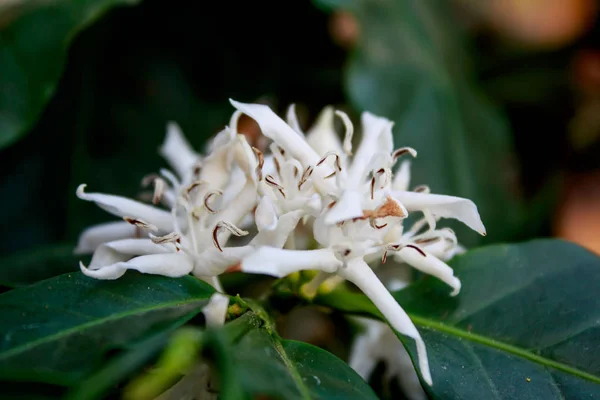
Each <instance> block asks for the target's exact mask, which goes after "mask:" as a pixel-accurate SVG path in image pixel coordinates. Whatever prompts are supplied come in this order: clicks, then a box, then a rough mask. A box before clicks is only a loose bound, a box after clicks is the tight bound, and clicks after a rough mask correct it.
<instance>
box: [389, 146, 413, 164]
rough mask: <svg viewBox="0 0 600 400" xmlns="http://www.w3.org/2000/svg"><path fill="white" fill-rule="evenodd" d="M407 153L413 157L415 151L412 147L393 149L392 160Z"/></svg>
mask: <svg viewBox="0 0 600 400" xmlns="http://www.w3.org/2000/svg"><path fill="white" fill-rule="evenodd" d="M407 153H409V154H410V155H411V156H413V157H416V156H417V152H416V151H415V149H413V148H412V147H401V148H399V149H396V150H394V152H393V153H392V160H394V162H395V161H396V160H397V159H398V158H400V157H402V156H403V155H405V154H407Z"/></svg>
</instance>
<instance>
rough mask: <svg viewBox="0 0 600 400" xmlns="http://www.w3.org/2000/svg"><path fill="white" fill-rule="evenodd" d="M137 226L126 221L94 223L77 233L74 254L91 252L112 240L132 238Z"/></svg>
mask: <svg viewBox="0 0 600 400" xmlns="http://www.w3.org/2000/svg"><path fill="white" fill-rule="evenodd" d="M136 231H137V228H136V227H135V226H133V225H131V224H130V223H128V222H124V221H117V222H108V223H105V224H99V225H94V226H91V227H89V228H87V229H86V230H84V231H83V232H82V233H81V235H79V241H78V242H77V247H76V248H75V250H74V252H75V254H89V253H93V252H94V250H96V248H97V247H98V246H100V245H101V244H103V243H106V242H112V241H114V240H119V239H126V238H132V237H134V236H135V234H136Z"/></svg>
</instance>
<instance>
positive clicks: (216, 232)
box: [212, 221, 248, 252]
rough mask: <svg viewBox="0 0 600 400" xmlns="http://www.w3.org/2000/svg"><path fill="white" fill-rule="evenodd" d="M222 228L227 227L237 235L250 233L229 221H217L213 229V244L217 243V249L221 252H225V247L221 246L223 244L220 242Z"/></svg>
mask: <svg viewBox="0 0 600 400" xmlns="http://www.w3.org/2000/svg"><path fill="white" fill-rule="evenodd" d="M221 229H227V230H228V231H229V232H231V233H232V234H233V235H235V236H246V235H247V234H248V231H245V230H243V229H240V228H238V227H237V226H235V225H233V224H230V223H229V222H225V221H219V222H217V225H216V226H215V229H213V232H212V237H213V244H214V245H215V247H216V248H217V249H219V251H220V252H223V249H222V248H221V245H220V244H219V231H220V230H221Z"/></svg>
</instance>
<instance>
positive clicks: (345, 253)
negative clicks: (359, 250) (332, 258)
mask: <svg viewBox="0 0 600 400" xmlns="http://www.w3.org/2000/svg"><path fill="white" fill-rule="evenodd" d="M350 253H351V251H350V249H346V250H344V253H343V255H344V257H347V256H348V255H350Z"/></svg>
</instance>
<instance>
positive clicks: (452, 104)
mask: <svg viewBox="0 0 600 400" xmlns="http://www.w3.org/2000/svg"><path fill="white" fill-rule="evenodd" d="M321 1H323V2H324V3H325V4H328V3H331V1H327V0H321ZM335 3H337V2H335ZM335 3H334V4H335ZM329 5H331V4H329ZM336 5H337V4H336ZM340 5H341V6H342V7H346V8H348V9H349V10H350V11H351V12H352V13H353V14H354V15H355V17H356V18H357V20H358V23H359V24H360V30H361V35H360V37H359V41H358V43H357V47H356V49H355V51H354V53H353V55H352V58H351V60H350V63H349V64H348V69H347V71H346V90H347V92H348V95H349V97H350V99H351V101H352V103H353V104H354V105H355V106H356V107H357V108H358V109H360V110H368V111H370V112H373V113H375V114H378V115H382V116H385V117H387V118H389V119H391V120H392V121H394V122H395V125H394V137H395V140H394V142H395V145H396V146H397V147H400V146H411V147H414V148H415V149H416V150H417V151H418V152H419V154H418V157H417V158H416V159H415V160H414V161H412V166H413V167H412V170H411V188H412V187H415V186H417V185H422V184H425V185H428V186H429V187H430V188H431V190H432V192H433V193H439V194H446V195H452V196H461V197H466V198H469V199H471V200H473V201H474V202H475V204H477V206H478V208H479V211H480V213H481V216H482V220H483V221H484V222H485V224H486V226H488V227H494V229H490V232H488V233H489V235H488V238H487V239H486V240H487V241H489V242H491V241H499V240H506V239H507V238H511V237H513V236H514V235H515V229H516V228H515V224H518V223H519V221H520V218H521V216H522V215H521V213H520V210H521V204H520V203H519V202H518V199H517V194H516V193H515V192H514V188H512V187H511V185H513V184H514V183H513V182H511V181H512V176H513V175H514V173H515V171H514V169H515V168H516V167H515V165H514V164H513V160H512V155H511V154H512V153H511V147H512V146H511V142H510V135H509V130H508V129H507V124H506V121H505V120H504V118H503V117H502V116H501V115H500V114H499V113H498V112H497V110H496V109H494V107H493V106H492V105H491V104H489V102H488V101H487V100H486V99H485V98H483V96H482V95H481V93H479V92H478V90H477V89H476V84H475V79H474V76H473V73H472V71H471V70H470V66H469V62H468V60H469V55H468V54H467V52H466V49H465V46H464V43H463V40H462V35H461V32H459V29H458V28H457V24H456V23H454V20H453V18H452V16H451V11H450V10H448V9H446V6H447V5H446V4H443V2H439V1H435V0H400V1H398V0H381V1H368V0H348V1H345V2H342V4H340ZM498 210H502V212H498ZM452 227H453V228H455V227H456V228H457V229H459V233H460V235H459V236H460V238H461V241H462V242H463V244H466V245H469V246H473V245H474V244H476V243H478V242H480V241H481V240H482V238H481V237H479V236H477V235H476V234H474V233H470V232H468V231H467V230H466V229H465V228H464V227H462V226H460V225H458V224H456V225H452ZM463 232H464V233H463Z"/></svg>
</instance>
